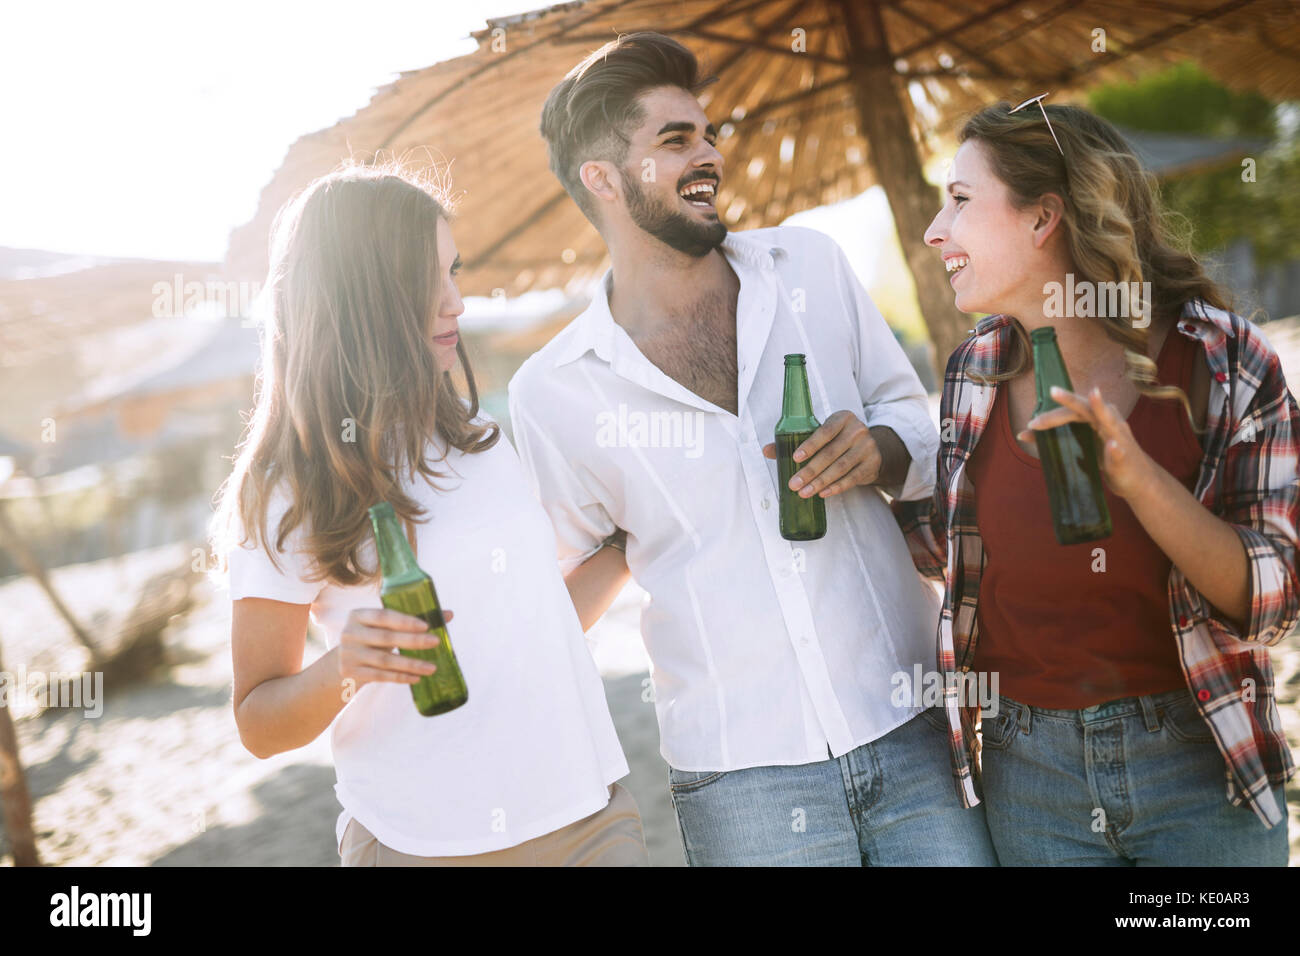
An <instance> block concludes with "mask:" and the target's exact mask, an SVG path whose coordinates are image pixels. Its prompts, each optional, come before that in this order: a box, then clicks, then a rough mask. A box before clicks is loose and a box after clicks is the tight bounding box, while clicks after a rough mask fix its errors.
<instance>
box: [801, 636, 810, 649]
mask: <svg viewBox="0 0 1300 956" xmlns="http://www.w3.org/2000/svg"><path fill="white" fill-rule="evenodd" d="M799 643H800V644H802V645H803V646H804V647H807V646H808V638H806V637H801V638H799Z"/></svg>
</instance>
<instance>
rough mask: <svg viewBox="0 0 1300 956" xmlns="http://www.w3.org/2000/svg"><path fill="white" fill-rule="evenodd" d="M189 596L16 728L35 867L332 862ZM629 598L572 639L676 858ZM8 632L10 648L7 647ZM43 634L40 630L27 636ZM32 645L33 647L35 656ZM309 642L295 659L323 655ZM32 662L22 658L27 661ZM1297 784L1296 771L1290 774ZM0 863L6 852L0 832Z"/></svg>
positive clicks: (289, 773) (1290, 690) (1290, 696)
mask: <svg viewBox="0 0 1300 956" xmlns="http://www.w3.org/2000/svg"><path fill="white" fill-rule="evenodd" d="M179 553H180V552H178V551H176V550H175V549H173V550H172V551H171V552H169V551H168V550H167V549H156V550H155V551H154V552H147V553H142V554H140V555H135V556H131V558H129V559H127V560H128V562H129V563H130V564H135V565H141V566H143V565H146V564H150V563H152V564H154V565H160V564H161V565H165V564H166V562H167V561H168V560H170V559H173V558H174V557H176V555H177V554H179ZM124 573H126V574H132V575H134V573H135V572H134V570H133V569H132V568H131V567H130V566H129V565H128V566H126V567H122V566H119V567H118V568H117V570H116V571H114V569H113V567H112V566H111V562H96V563H95V564H91V565H83V566H76V567H70V568H62V569H59V571H57V572H56V573H55V581H56V583H60V584H62V585H63V586H64V587H66V588H68V591H67V593H70V594H78V595H79V597H80V599H81V600H90V599H91V598H92V597H93V595H89V594H88V593H87V590H88V589H89V588H90V587H91V586H92V584H93V583H94V582H98V583H99V586H100V587H108V588H111V587H114V582H115V581H116V580H118V579H119V577H120V575H121V574H124ZM196 597H197V600H198V603H197V605H196V607H195V608H194V609H193V610H191V611H190V612H189V613H188V614H186V615H184V616H182V617H180V618H178V619H177V620H176V621H175V622H174V624H173V625H172V626H171V627H170V628H169V629H168V631H167V635H166V643H167V648H168V653H169V655H170V657H171V658H172V659H173V660H174V661H175V663H174V665H173V666H172V667H171V668H170V670H169V671H168V672H167V673H166V674H164V675H161V676H159V677H157V678H156V679H154V680H152V681H149V682H146V683H141V684H138V685H135V686H131V687H128V688H125V689H123V690H120V691H118V692H115V693H114V692H111V690H110V693H109V694H108V696H107V699H106V702H105V703H104V711H103V714H102V716H100V717H98V718H95V719H87V718H85V717H83V716H82V713H81V711H74V710H61V709H53V708H52V709H48V710H46V711H44V712H43V713H41V714H39V715H32V716H27V717H24V718H22V719H20V720H19V721H18V737H19V746H20V747H21V753H22V758H23V762H24V764H25V766H26V769H27V779H28V784H29V786H30V788H31V790H32V798H33V804H34V815H35V821H34V823H35V829H36V834H37V841H38V845H39V848H40V853H41V856H42V859H43V861H44V862H45V863H47V864H53V865H69V864H75V865H83V866H84V865H89V866H116V865H126V866H153V865H157V866H224V865H254V866H284V865H289V866H337V865H338V862H339V861H338V854H337V852H336V851H335V848H334V823H335V819H336V817H337V815H338V812H339V805H338V802H337V800H336V799H335V796H334V790H333V787H334V770H333V767H332V766H331V763H330V754H329V743H328V738H327V736H326V735H322V736H321V737H319V738H318V739H317V740H316V741H314V742H313V743H312V744H311V745H309V746H307V747H304V748H302V749H300V750H297V751H293V752H291V753H286V754H281V755H279V756H276V757H273V758H271V759H269V760H258V759H256V758H255V757H253V756H251V755H250V754H249V753H247V752H246V751H245V750H244V748H243V746H242V745H241V744H240V742H239V737H238V734H237V733H236V730H235V723H234V718H233V716H232V714H231V709H230V695H231V665H230V639H229V627H230V607H229V604H228V603H227V602H226V601H225V600H224V596H223V595H221V594H219V593H216V592H214V591H213V590H212V589H211V587H210V585H209V584H208V583H207V582H206V581H205V582H204V583H203V584H201V585H200V588H199V592H198V593H197V594H196ZM642 599H643V593H642V592H641V591H640V590H639V589H638V588H636V586H635V585H629V587H628V588H627V589H626V590H625V591H624V593H623V594H622V595H621V596H620V597H619V599H618V601H617V602H616V603H615V605H614V607H613V608H611V610H610V612H609V614H608V615H607V616H606V618H604V619H603V620H602V621H601V622H600V624H599V625H597V627H596V628H593V630H592V632H590V634H589V635H588V637H589V640H591V641H592V642H593V643H594V644H595V651H594V653H595V655H596V659H597V663H598V666H599V667H600V670H601V673H602V676H603V677H604V682H605V692H606V696H607V699H608V700H609V705H610V710H611V712H612V713H613V716H614V722H615V725H616V727H617V729H618V734H619V739H620V741H621V742H622V745H623V749H624V752H625V753H626V754H627V758H628V765H629V767H630V768H631V774H630V776H629V777H628V778H626V779H625V780H624V783H625V784H626V785H627V786H628V787H629V789H630V790H631V791H632V793H633V795H634V796H635V798H636V800H637V804H638V805H639V807H640V810H641V814H642V819H643V822H644V828H645V834H646V842H647V846H648V848H649V851H650V858H651V862H652V864H653V865H656V866H681V865H683V864H684V861H683V857H682V851H681V844H680V838H679V835H678V832H677V824H676V819H675V817H674V815H673V811H672V805H671V802H670V800H669V797H668V779H667V778H668V771H667V766H666V765H665V764H664V762H663V760H662V758H661V757H660V756H659V733H658V727H657V725H656V723H655V716H654V705H653V704H651V703H648V702H645V701H643V700H642V691H643V687H644V686H645V685H644V681H646V680H647V678H648V674H647V670H646V664H647V661H646V658H645V652H644V649H643V647H642V645H641V640H640V635H639V629H638V616H639V609H640V604H641V601H642ZM0 602H2V603H3V604H4V606H5V607H6V608H14V609H16V610H15V618H16V619H23V618H24V616H26V618H27V619H23V620H22V623H24V624H25V625H26V626H25V627H21V628H20V627H18V626H16V624H15V622H14V621H11V624H10V628H9V632H10V634H11V635H12V637H10V638H8V639H7V640H6V641H5V654H6V661H7V662H9V663H7V665H6V666H8V667H9V668H10V669H11V670H12V669H14V668H15V667H16V662H17V661H18V660H20V659H22V658H23V657H24V656H27V659H28V660H29V663H28V665H27V666H28V668H29V670H30V669H33V668H34V667H36V666H41V667H46V668H50V669H53V666H52V665H53V663H54V662H55V661H56V660H58V661H60V663H62V664H64V665H67V664H70V663H71V662H72V660H73V659H74V658H75V657H76V656H77V653H78V651H77V648H76V647H75V645H73V644H72V643H71V641H70V638H69V637H68V636H67V635H66V634H60V633H58V632H59V630H60V628H61V625H59V624H58V623H57V622H55V621H53V620H51V618H52V615H50V613H49V612H48V610H47V609H46V608H45V607H44V606H43V601H42V598H41V597H40V595H39V594H37V593H35V589H34V586H33V585H31V584H30V582H26V581H15V582H11V583H9V584H8V585H5V586H4V587H3V588H0ZM19 635H22V639H21V640H20V639H19ZM42 635H44V637H42ZM37 647H39V648H40V650H39V651H37ZM324 649H325V647H324V644H323V643H322V642H321V641H320V639H319V638H318V637H317V636H316V635H315V634H314V633H313V635H312V636H311V638H310V639H309V643H308V647H307V657H308V658H309V659H311V658H314V657H315V656H316V655H319V654H320V653H322V652H323V651H324ZM1273 654H1274V662H1275V667H1276V670H1277V676H1278V692H1279V699H1280V702H1281V706H1282V713H1283V721H1284V724H1285V726H1286V729H1287V733H1288V737H1289V739H1290V741H1291V745H1292V748H1293V750H1294V749H1297V748H1300V709H1298V708H1297V696H1298V695H1300V640H1298V639H1297V636H1296V634H1294V633H1293V634H1292V635H1290V636H1289V637H1288V638H1287V639H1286V641H1285V642H1284V643H1283V644H1282V645H1280V646H1278V647H1276V648H1274V649H1273ZM32 662H34V663H32ZM1297 780H1298V781H1300V778H1297ZM1288 802H1289V804H1290V811H1291V821H1290V834H1291V846H1292V854H1291V862H1292V865H1296V864H1297V863H1300V786H1297V784H1296V782H1293V783H1292V785H1291V787H1290V788H1289V790H1288ZM0 854H5V855H7V854H8V846H7V844H6V842H5V841H4V838H3V836H0Z"/></svg>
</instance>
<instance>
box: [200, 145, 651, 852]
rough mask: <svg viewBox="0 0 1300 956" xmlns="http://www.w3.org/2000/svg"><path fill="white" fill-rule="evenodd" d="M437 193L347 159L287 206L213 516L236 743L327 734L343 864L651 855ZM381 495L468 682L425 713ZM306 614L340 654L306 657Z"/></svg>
mask: <svg viewBox="0 0 1300 956" xmlns="http://www.w3.org/2000/svg"><path fill="white" fill-rule="evenodd" d="M448 208H449V206H448V201H447V197H446V194H445V191H443V190H441V189H440V188H439V187H438V186H437V185H436V184H435V183H434V182H431V181H426V180H425V179H422V178H420V177H418V176H415V175H412V174H408V173H405V172H403V171H401V170H400V169H399V168H397V167H395V166H389V167H374V166H370V167H367V166H355V167H351V168H347V169H344V170H340V171H336V172H335V173H332V174H330V175H328V176H325V177H323V178H322V179H319V180H317V181H316V182H314V183H312V184H311V185H310V186H309V187H307V189H306V190H304V191H303V192H302V193H301V194H300V195H299V196H297V197H296V198H295V199H294V200H292V201H291V202H290V203H289V204H288V205H287V206H286V207H285V209H284V210H282V212H281V214H280V216H279V217H278V218H277V225H276V238H275V242H274V243H273V248H272V261H271V270H270V275H269V278H268V284H267V288H268V302H269V304H270V309H269V313H270V314H269V316H268V317H267V318H266V324H265V326H264V330H263V357H262V367H261V374H260V380H259V387H258V393H257V398H256V409H255V412H254V414H253V417H252V420H251V423H250V425H249V428H248V430H247V433H246V435H245V437H244V440H243V442H242V443H241V447H240V450H239V454H238V457H237V460H236V463H235V467H234V471H233V473H232V475H231V477H230V478H229V480H228V481H227V482H226V483H225V485H224V486H223V488H222V491H221V500H220V506H219V509H218V514H217V515H216V518H215V520H214V526H213V545H214V552H215V553H216V554H217V555H219V556H220V557H223V558H227V559H228V560H227V565H226V566H227V567H228V571H229V585H230V597H231V600H232V601H233V613H232V645H233V660H234V709H235V719H236V722H237V724H238V727H239V733H240V737H241V739H242V740H243V742H244V745H245V746H246V747H247V749H248V750H249V751H250V752H252V753H253V754H255V755H257V756H259V757H268V756H270V755H272V754H276V753H281V752H284V751H287V750H291V749H294V748H296V747H301V746H303V745H305V744H307V743H309V742H310V741H312V740H314V739H315V738H316V737H317V736H318V735H319V734H320V733H321V732H322V731H324V730H325V729H326V728H330V730H331V744H332V751H333V756H334V762H335V767H336V770H337V773H338V784H337V786H336V792H337V795H338V798H339V802H340V803H341V804H342V806H343V812H342V814H341V815H340V816H339V820H338V825H337V837H338V843H339V852H340V854H341V856H342V858H343V863H344V865H362V866H365V865H389V864H395V865H491V864H510V865H528V864H540V865H567V864H601V865H643V864H645V863H646V862H647V861H646V851H645V845H644V839H643V837H642V833H641V825H640V817H639V814H638V812H637V809H636V804H635V802H634V801H633V800H632V797H631V794H630V793H628V792H627V790H626V789H625V788H623V787H621V786H619V785H617V784H616V783H615V781H616V780H618V779H619V778H621V777H623V776H624V775H625V774H626V773H627V772H628V769H627V763H626V762H625V760H624V758H623V753H622V750H621V748H620V747H619V742H618V738H617V736H616V734H615V732H614V726H613V723H612V721H611V720H610V716H609V711H608V709H607V706H606V703H605V698H604V691H603V687H602V685H601V682H600V678H599V676H598V674H597V673H596V670H595V666H594V663H593V661H592V659H591V657H590V655H589V653H588V651H587V647H586V644H585V640H584V638H583V633H582V626H581V624H580V622H579V617H578V615H577V613H575V608H574V604H573V602H572V601H571V599H570V594H569V592H568V591H566V588H565V582H564V579H563V578H562V577H561V576H560V572H559V568H558V565H557V563H556V545H555V536H554V532H553V531H552V529H551V525H550V522H549V520H548V519H547V517H546V513H545V512H544V511H543V510H542V508H541V505H540V504H539V503H538V502H537V500H536V498H535V497H534V495H533V492H532V489H531V487H530V486H529V484H528V482H527V480H526V478H525V476H524V473H523V471H522V469H521V467H520V464H519V461H518V458H517V457H516V455H515V452H514V449H513V448H512V447H511V446H510V444H509V442H508V441H503V440H501V438H502V436H501V434H500V429H499V426H498V425H497V424H496V423H495V422H494V421H492V420H491V418H490V417H489V416H488V415H486V413H483V412H481V411H480V410H479V406H478V395H477V390H476V387H475V384H474V376H473V373H472V372H471V371H470V368H469V365H468V362H467V360H466V355H465V351H464V346H463V345H462V344H461V343H460V341H459V331H458V324H457V319H458V317H459V316H460V314H461V312H462V311H463V305H462V303H461V300H460V296H459V294H458V293H457V290H456V281H455V275H456V272H457V270H458V268H459V257H458V256H457V254H456V251H455V243H454V240H453V238H452V234H451V229H450V226H449V224H448ZM457 363H459V364H460V366H461V368H462V369H463V371H464V374H465V379H466V382H467V385H468V391H469V397H468V398H462V397H461V396H460V395H459V394H458V392H457V388H456V386H455V384H454V381H453V378H452V374H451V373H452V370H453V369H454V368H455V366H456V365H457ZM380 501H387V502H390V503H391V504H392V506H393V508H394V510H395V511H396V513H397V515H398V516H399V518H401V519H402V520H403V522H404V524H405V527H406V533H407V537H408V539H409V541H410V542H411V544H412V546H413V549H414V551H415V555H416V559H417V561H418V563H419V564H420V566H421V568H422V569H423V570H425V571H426V572H428V573H429V575H430V576H431V577H432V578H433V580H434V582H435V584H436V586H437V590H438V595H439V597H440V598H441V599H442V601H443V602H444V604H445V606H446V607H447V608H449V609H451V610H450V611H449V612H448V613H447V614H446V619H447V620H448V622H449V623H450V628H449V629H450V631H451V633H452V634H454V635H455V638H454V639H455V650H456V655H457V659H458V661H459V663H460V666H461V669H462V671H463V673H464V676H465V680H466V683H467V684H468V686H469V688H470V695H469V700H468V702H467V703H465V704H464V705H463V706H461V707H459V708H457V709H455V710H453V711H450V712H448V713H444V714H441V715H438V716H435V717H423V716H421V715H420V714H419V713H418V712H417V710H416V708H415V705H414V702H413V701H412V697H411V692H410V690H409V685H410V684H412V683H414V682H415V681H416V680H418V679H419V677H420V676H421V675H423V674H425V673H428V672H430V671H431V669H432V666H433V665H431V664H428V663H426V662H423V661H417V660H414V659H412V658H409V657H406V656H403V655H400V654H398V653H395V649H397V648H420V647H428V646H430V645H431V642H435V641H436V640H437V638H436V637H434V636H433V635H432V634H426V633H425V632H426V631H427V628H426V626H425V624H424V622H423V621H421V620H419V619H418V618H414V617H410V616H407V615H404V614H400V613H398V612H396V611H391V610H386V609H384V608H383V607H381V606H380V601H379V581H378V574H377V572H378V566H377V565H378V562H377V556H376V549H375V544H374V539H373V535H372V533H371V528H370V523H369V519H368V515H367V509H368V508H369V507H370V506H371V505H374V504H376V503H377V502H380ZM615 557H616V559H617V560H616V561H614V562H611V564H615V563H616V564H621V559H622V556H621V554H618V555H616V556H615ZM624 573H625V572H624ZM596 590H597V591H598V590H599V589H596ZM574 593H575V595H581V596H580V597H579V601H580V602H583V603H586V602H589V601H590V600H591V599H592V594H593V589H592V588H591V587H590V586H588V587H587V588H586V590H585V591H584V590H583V589H581V588H576V589H575V591H574ZM609 597H610V596H609V595H606V596H605V597H604V598H603V599H602V598H599V596H598V595H597V599H598V600H603V602H604V603H605V604H608V598H609ZM600 610H603V608H600ZM584 613H585V614H590V613H591V609H589V608H586V607H584ZM596 613H599V611H596ZM309 615H310V616H311V617H312V618H314V619H315V620H316V621H317V623H318V624H319V625H320V626H321V628H322V630H323V631H324V635H325V638H326V642H327V644H328V647H329V650H328V652H327V653H325V654H324V655H322V656H321V657H319V658H318V659H317V660H315V661H314V662H312V663H311V664H309V665H308V666H306V667H304V666H303V648H304V641H305V635H306V632H307V624H308V617H309Z"/></svg>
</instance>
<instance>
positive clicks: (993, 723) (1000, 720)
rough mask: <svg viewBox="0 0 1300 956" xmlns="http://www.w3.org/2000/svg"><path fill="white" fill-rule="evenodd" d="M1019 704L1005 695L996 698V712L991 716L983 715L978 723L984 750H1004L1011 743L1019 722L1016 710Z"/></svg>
mask: <svg viewBox="0 0 1300 956" xmlns="http://www.w3.org/2000/svg"><path fill="white" fill-rule="evenodd" d="M1021 706H1023V705H1021V704H1013V703H1011V702H1010V701H1009V700H1007V699H1006V698H1005V697H1002V698H999V699H998V712H997V713H996V714H994V715H993V716H992V717H985V718H984V719H983V721H982V722H981V724H980V739H981V740H982V741H983V744H982V749H984V750H1006V749H1007V747H1009V746H1010V745H1011V738H1012V735H1014V734H1015V732H1016V728H1017V726H1018V724H1019V720H1018V714H1019V711H1018V710H1017V708H1018V707H1021Z"/></svg>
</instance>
